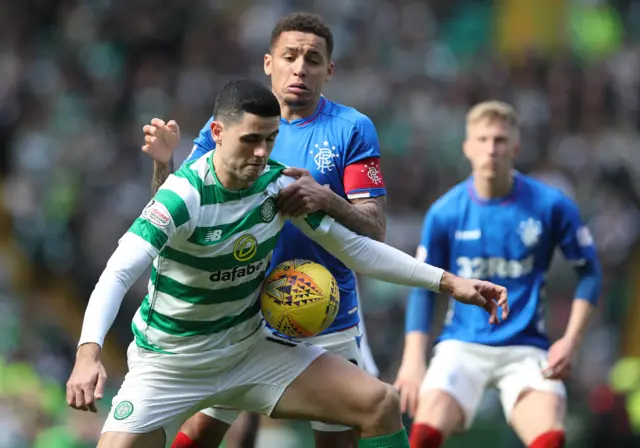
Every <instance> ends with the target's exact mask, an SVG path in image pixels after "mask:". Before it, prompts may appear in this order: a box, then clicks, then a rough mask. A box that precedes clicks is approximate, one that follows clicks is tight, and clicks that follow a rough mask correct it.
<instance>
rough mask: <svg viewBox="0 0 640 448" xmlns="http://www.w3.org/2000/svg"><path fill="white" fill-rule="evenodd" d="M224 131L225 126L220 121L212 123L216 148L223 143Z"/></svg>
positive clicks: (212, 133)
mask: <svg viewBox="0 0 640 448" xmlns="http://www.w3.org/2000/svg"><path fill="white" fill-rule="evenodd" d="M223 131H224V125H223V124H222V123H221V122H219V121H215V120H214V121H212V122H211V138H213V141H214V142H216V146H218V145H220V143H221V142H222V132H223Z"/></svg>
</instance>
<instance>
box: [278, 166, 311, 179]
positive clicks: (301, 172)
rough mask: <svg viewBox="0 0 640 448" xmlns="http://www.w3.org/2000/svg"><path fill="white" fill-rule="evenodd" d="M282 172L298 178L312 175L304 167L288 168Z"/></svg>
mask: <svg viewBox="0 0 640 448" xmlns="http://www.w3.org/2000/svg"><path fill="white" fill-rule="evenodd" d="M282 174H284V175H285V176H290V177H295V178H296V179H300V178H301V177H303V176H311V173H310V172H309V170H305V169H304V168H293V167H289V168H286V169H285V170H284V171H283V172H282Z"/></svg>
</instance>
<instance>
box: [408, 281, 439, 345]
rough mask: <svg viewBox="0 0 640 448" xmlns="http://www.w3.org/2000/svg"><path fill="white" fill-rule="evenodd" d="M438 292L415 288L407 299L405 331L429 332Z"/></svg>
mask: <svg viewBox="0 0 640 448" xmlns="http://www.w3.org/2000/svg"><path fill="white" fill-rule="evenodd" d="M435 299H436V294H435V293H434V292H431V291H427V290H426V289H422V288H413V289H412V290H411V294H409V299H408V300H407V311H406V313H405V333H406V334H409V333H413V332H420V333H425V334H426V333H429V329H430V326H431V321H432V320H433V311H434V309H435Z"/></svg>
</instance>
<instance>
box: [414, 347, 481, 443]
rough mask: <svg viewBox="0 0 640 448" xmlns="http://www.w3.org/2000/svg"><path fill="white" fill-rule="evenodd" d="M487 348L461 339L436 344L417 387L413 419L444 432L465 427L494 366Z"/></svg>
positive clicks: (471, 420) (471, 421)
mask: <svg viewBox="0 0 640 448" xmlns="http://www.w3.org/2000/svg"><path fill="white" fill-rule="evenodd" d="M490 349H491V347H484V346H479V345H477V344H470V343H466V342H460V341H443V342H440V343H439V344H438V345H436V347H435V350H434V356H433V358H432V359H431V362H430V363H429V367H428V369H427V374H426V375H425V378H424V381H423V383H422V386H421V387H420V396H419V399H418V410H417V413H416V418H415V421H416V422H419V423H426V424H429V425H431V426H434V427H436V428H438V429H440V430H441V431H442V432H443V433H446V434H450V433H451V432H453V431H455V430H461V429H468V428H469V427H470V426H471V424H472V423H473V419H474V418H475V414H476V412H477V409H478V406H479V405H480V401H481V400H482V396H483V394H484V391H485V389H486V387H487V384H488V383H489V380H490V378H491V373H492V370H493V368H494V360H493V359H492V353H491V350H490Z"/></svg>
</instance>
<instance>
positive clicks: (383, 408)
mask: <svg viewBox="0 0 640 448" xmlns="http://www.w3.org/2000/svg"><path fill="white" fill-rule="evenodd" d="M366 411H367V412H366V415H365V416H363V417H364V421H363V422H362V428H363V430H364V429H366V428H369V429H373V428H375V429H376V430H377V431H385V430H388V431H393V430H395V429H396V426H398V425H399V424H400V397H399V396H398V392H397V391H396V390H395V389H394V388H393V386H391V385H389V384H385V383H383V382H379V386H378V387H377V388H376V389H375V390H372V391H371V394H370V397H369V400H368V401H367V406H366Z"/></svg>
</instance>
